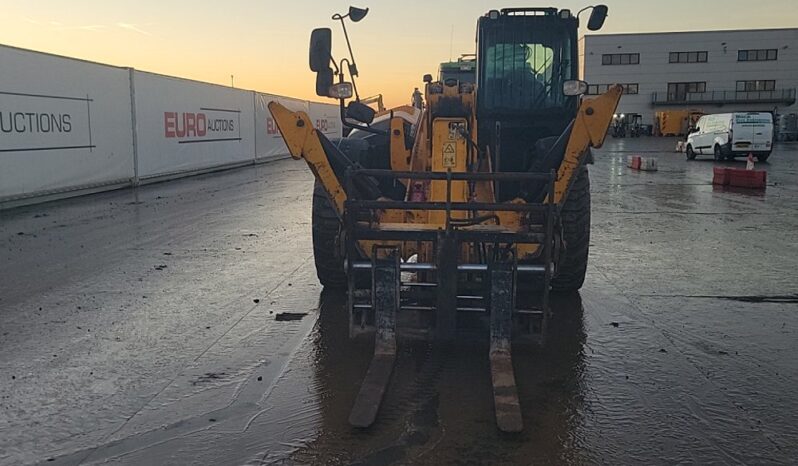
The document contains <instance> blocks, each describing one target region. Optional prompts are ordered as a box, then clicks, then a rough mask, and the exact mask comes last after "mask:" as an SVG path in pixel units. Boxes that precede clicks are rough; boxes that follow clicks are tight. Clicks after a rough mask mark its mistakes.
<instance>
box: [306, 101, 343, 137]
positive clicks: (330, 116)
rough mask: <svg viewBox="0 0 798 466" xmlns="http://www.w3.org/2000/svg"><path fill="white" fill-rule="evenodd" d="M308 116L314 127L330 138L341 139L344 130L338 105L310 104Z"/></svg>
mask: <svg viewBox="0 0 798 466" xmlns="http://www.w3.org/2000/svg"><path fill="white" fill-rule="evenodd" d="M308 107H309V111H308V116H310V119H311V120H313V125H314V126H315V127H316V128H317V129H319V130H320V131H321V132H322V133H324V135H325V136H327V137H328V138H340V137H341V134H342V130H343V125H342V124H341V107H340V106H339V105H338V104H321V103H318V102H310V103H309V104H308Z"/></svg>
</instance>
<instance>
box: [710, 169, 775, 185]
mask: <svg viewBox="0 0 798 466" xmlns="http://www.w3.org/2000/svg"><path fill="white" fill-rule="evenodd" d="M767 180H768V172H767V171H765V170H746V169H743V168H730V167H715V168H714V169H713V173H712V184H713V185H716V186H730V187H735V188H750V189H765V188H766V187H767Z"/></svg>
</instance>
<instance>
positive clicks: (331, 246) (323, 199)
mask: <svg viewBox="0 0 798 466" xmlns="http://www.w3.org/2000/svg"><path fill="white" fill-rule="evenodd" d="M312 222H313V227H312V229H313V259H314V261H315V262H316V275H317V276H318V277H319V282H321V284H322V285H323V286H324V287H325V288H332V289H343V288H346V273H345V270H344V258H343V257H342V255H341V254H340V252H339V247H338V235H339V233H340V230H341V221H340V220H339V219H338V214H337V213H336V212H335V208H334V207H333V204H332V203H331V202H330V199H329V197H328V196H327V192H326V191H324V188H323V187H322V185H321V184H320V183H319V182H318V181H317V182H316V184H315V185H314V186H313V218H312Z"/></svg>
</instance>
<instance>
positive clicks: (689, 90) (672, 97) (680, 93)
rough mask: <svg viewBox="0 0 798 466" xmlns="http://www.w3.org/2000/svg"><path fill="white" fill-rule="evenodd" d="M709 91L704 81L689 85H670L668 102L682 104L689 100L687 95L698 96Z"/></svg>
mask: <svg viewBox="0 0 798 466" xmlns="http://www.w3.org/2000/svg"><path fill="white" fill-rule="evenodd" d="M706 91H707V83H706V82H704V81H698V82H689V83H668V100H669V101H672V102H681V101H684V100H687V94H697V93H702V92H706Z"/></svg>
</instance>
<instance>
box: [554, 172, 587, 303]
mask: <svg viewBox="0 0 798 466" xmlns="http://www.w3.org/2000/svg"><path fill="white" fill-rule="evenodd" d="M562 229H563V243H565V244H563V250H562V251H561V252H560V263H559V264H558V268H557V275H555V276H554V278H553V279H552V281H551V289H552V290H554V291H561V292H569V291H577V290H579V289H580V288H582V284H583V283H584V282H585V273H586V272H587V256H588V252H589V249H590V177H589V176H588V172H587V167H582V168H580V169H579V173H578V174H577V175H576V179H575V180H574V184H573V186H571V191H570V192H569V193H568V199H566V200H565V204H564V205H563V208H562Z"/></svg>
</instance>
